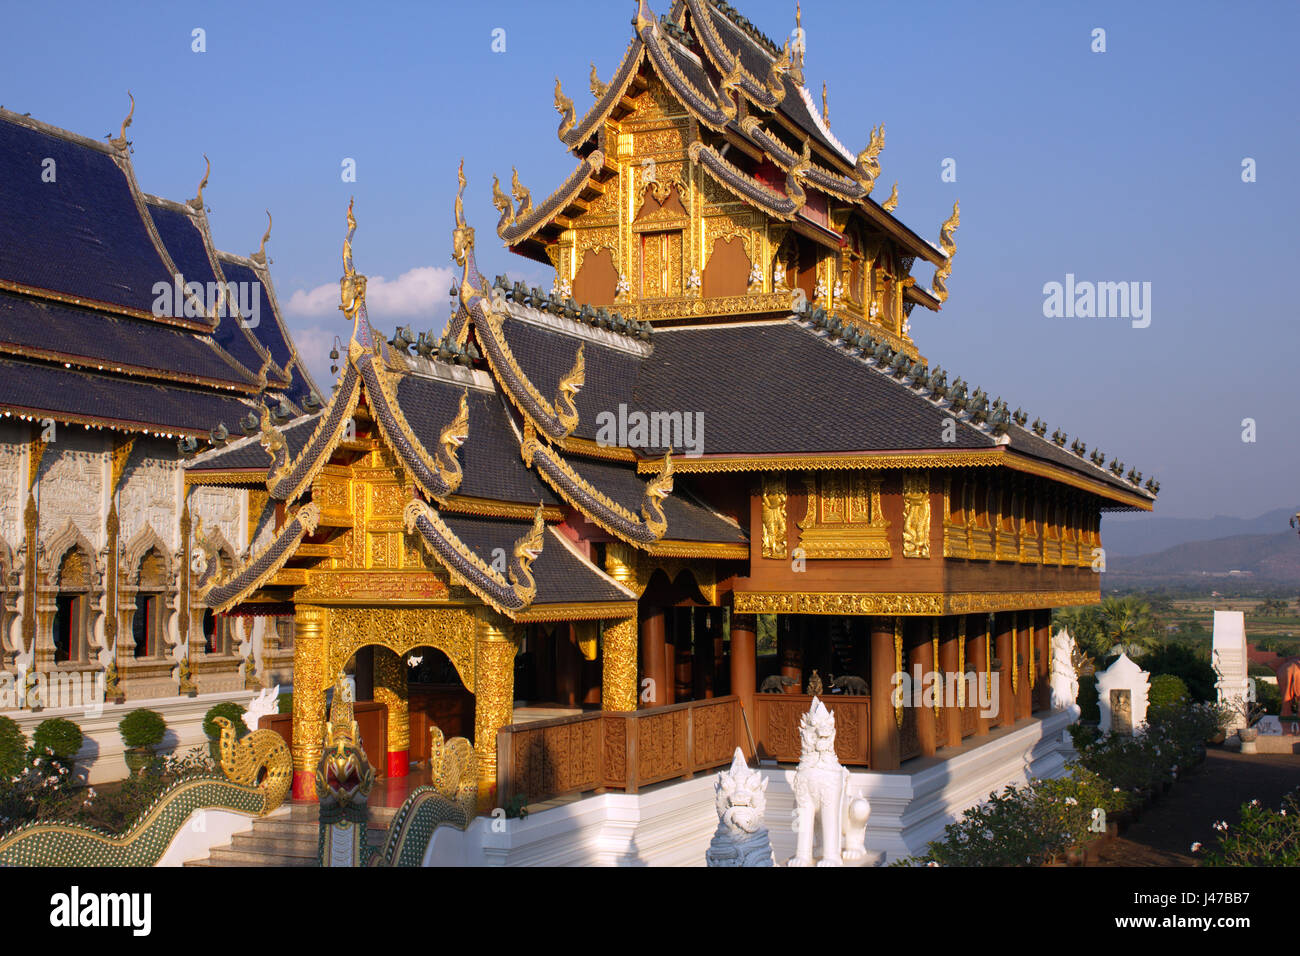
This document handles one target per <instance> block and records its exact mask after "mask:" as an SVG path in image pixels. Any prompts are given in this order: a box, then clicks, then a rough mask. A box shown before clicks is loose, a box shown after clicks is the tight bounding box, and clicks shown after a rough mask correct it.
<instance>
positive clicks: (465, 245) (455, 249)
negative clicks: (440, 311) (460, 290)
mask: <svg viewBox="0 0 1300 956" xmlns="http://www.w3.org/2000/svg"><path fill="white" fill-rule="evenodd" d="M456 182H457V188H456V228H455V229H453V230H452V232H451V256H452V258H453V259H455V260H456V265H458V266H462V267H463V266H464V265H465V264H466V263H467V262H468V261H469V259H468V256H469V252H470V250H471V249H473V248H474V230H473V229H472V228H470V227H469V226H467V225H466V224H465V185H466V182H465V160H464V158H462V159H461V161H460V168H459V169H458V170H457V172H456Z"/></svg>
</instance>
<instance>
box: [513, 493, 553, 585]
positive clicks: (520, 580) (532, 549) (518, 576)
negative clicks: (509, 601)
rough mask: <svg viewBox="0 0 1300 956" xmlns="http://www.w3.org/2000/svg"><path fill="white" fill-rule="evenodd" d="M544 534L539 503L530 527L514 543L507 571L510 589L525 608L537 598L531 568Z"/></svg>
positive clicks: (539, 552)
mask: <svg viewBox="0 0 1300 956" xmlns="http://www.w3.org/2000/svg"><path fill="white" fill-rule="evenodd" d="M545 534H546V520H545V518H544V517H543V516H542V506H541V504H540V503H539V504H538V505H537V510H536V511H534V512H533V523H532V525H531V526H530V527H529V529H528V531H527V532H526V533H525V534H524V536H523V537H521V538H520V539H519V540H518V541H516V542H515V547H514V559H515V560H514V562H513V563H512V566H511V567H510V569H509V581H510V587H511V588H512V589H513V590H514V592H515V596H516V597H517V598H519V600H520V601H522V602H523V604H524V606H525V607H527V606H528V605H530V604H532V603H533V598H535V597H537V582H536V581H535V580H534V579H533V575H532V566H533V562H534V561H536V560H537V556H538V555H540V554H541V553H542V545H543V543H544V535H545Z"/></svg>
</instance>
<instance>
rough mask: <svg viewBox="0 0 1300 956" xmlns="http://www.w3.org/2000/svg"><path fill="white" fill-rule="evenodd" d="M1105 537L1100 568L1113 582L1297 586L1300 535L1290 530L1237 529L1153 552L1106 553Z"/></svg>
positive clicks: (1113, 584)
mask: <svg viewBox="0 0 1300 956" xmlns="http://www.w3.org/2000/svg"><path fill="white" fill-rule="evenodd" d="M1102 541H1103V542H1105V543H1106V571H1107V576H1108V581H1107V582H1106V583H1107V584H1108V585H1110V586H1111V587H1114V586H1116V585H1152V586H1154V585H1157V584H1174V583H1177V584H1195V583H1198V582H1204V583H1205V585H1206V586H1207V587H1214V586H1216V584H1219V583H1223V584H1233V583H1237V584H1247V583H1253V584H1269V585H1285V586H1290V587H1300V538H1297V536H1296V533H1295V532H1294V531H1283V532H1280V533H1277V534H1237V535H1231V536H1229V537H1226V538H1213V539H1211V540H1208V541H1187V542H1184V543H1182V544H1176V545H1174V546H1173V547H1171V548H1166V549H1164V550H1163V551H1158V552H1156V553H1154V554H1144V555H1135V556H1128V557H1111V552H1110V544H1109V542H1106V539H1105V536H1104V535H1103V536H1102Z"/></svg>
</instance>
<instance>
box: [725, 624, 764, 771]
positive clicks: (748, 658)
mask: <svg viewBox="0 0 1300 956" xmlns="http://www.w3.org/2000/svg"><path fill="white" fill-rule="evenodd" d="M730 671H731V693H733V694H735V695H736V696H737V697H739V698H740V709H741V711H742V713H743V714H744V716H743V717H742V718H741V721H740V741H741V744H740V746H741V748H742V749H743V750H744V751H745V756H746V757H747V758H748V759H750V760H753V759H754V753H753V748H752V747H751V746H750V745H749V739H750V734H749V733H746V731H745V728H746V726H748V727H749V729H750V732H751V733H752V731H753V728H754V693H755V692H756V691H757V690H758V619H757V618H756V617H755V616H754V615H753V614H735V613H733V614H732V615H731V668H730Z"/></svg>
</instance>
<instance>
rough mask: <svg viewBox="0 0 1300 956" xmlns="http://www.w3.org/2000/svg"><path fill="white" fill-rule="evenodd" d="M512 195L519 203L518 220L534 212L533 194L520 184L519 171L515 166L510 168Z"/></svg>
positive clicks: (516, 215)
mask: <svg viewBox="0 0 1300 956" xmlns="http://www.w3.org/2000/svg"><path fill="white" fill-rule="evenodd" d="M510 172H511V174H512V175H511V176H510V195H512V196H514V197H515V200H516V201H517V202H518V203H519V208H518V209H517V210H516V211H515V217H516V218H517V219H523V218H524V216H526V215H528V214H529V213H530V212H532V211H533V194H532V192H531V191H530V190H529V189H527V188H526V187H525V186H524V185H523V184H522V183H520V182H519V170H518V169H516V168H515V167H514V166H511V167H510Z"/></svg>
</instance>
